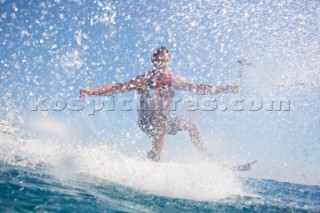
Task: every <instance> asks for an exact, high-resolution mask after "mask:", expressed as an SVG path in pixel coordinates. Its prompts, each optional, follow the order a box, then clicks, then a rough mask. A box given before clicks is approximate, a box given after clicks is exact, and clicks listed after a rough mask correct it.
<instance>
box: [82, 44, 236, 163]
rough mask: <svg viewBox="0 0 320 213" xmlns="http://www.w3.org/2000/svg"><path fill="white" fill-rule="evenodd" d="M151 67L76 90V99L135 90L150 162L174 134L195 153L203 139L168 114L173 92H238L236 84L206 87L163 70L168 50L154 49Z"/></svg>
mask: <svg viewBox="0 0 320 213" xmlns="http://www.w3.org/2000/svg"><path fill="white" fill-rule="evenodd" d="M151 62H152V64H153V65H154V68H153V69H152V70H150V71H147V72H145V73H143V74H142V75H139V76H137V77H135V78H133V79H132V80H130V81H128V82H125V83H118V84H108V85H105V86H101V87H96V88H92V89H82V90H80V97H81V98H84V97H86V96H90V95H103V96H104V95H108V96H109V95H114V94H117V93H123V92H130V91H137V92H138V95H139V104H138V105H139V106H140V107H138V112H139V119H138V125H139V127H140V128H141V129H142V131H144V132H145V133H146V134H147V135H148V136H149V137H151V138H152V140H153V141H152V149H151V150H150V151H149V152H148V154H147V155H148V158H149V159H150V160H154V161H158V160H160V154H161V151H162V149H163V145H164V143H165V135H166V134H171V135H175V134H176V133H177V132H179V131H183V130H184V131H187V132H188V133H189V135H190V138H191V141H192V143H193V144H194V145H195V147H196V148H198V149H199V150H202V149H203V140H202V137H201V134H200V131H199V129H198V127H197V125H196V124H195V123H194V122H193V121H192V120H190V119H188V118H186V117H183V116H172V115H171V114H170V103H171V101H172V98H173V97H174V95H175V90H182V91H187V92H191V93H197V94H200V95H214V94H219V93H238V92H239V86H238V85H226V86H213V85H209V84H193V83H189V82H187V81H186V80H185V79H184V78H182V77H180V76H177V75H174V74H172V73H171V72H169V71H168V70H167V67H168V65H169V63H170V53H169V50H168V48H166V47H164V46H162V47H160V48H158V49H157V50H156V51H155V52H154V54H153V57H152V58H151Z"/></svg>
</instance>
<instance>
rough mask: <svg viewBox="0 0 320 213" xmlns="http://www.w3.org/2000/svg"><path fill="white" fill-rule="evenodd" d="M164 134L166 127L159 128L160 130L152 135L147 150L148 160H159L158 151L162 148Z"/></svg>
mask: <svg viewBox="0 0 320 213" xmlns="http://www.w3.org/2000/svg"><path fill="white" fill-rule="evenodd" d="M165 136H166V129H165V127H164V129H161V132H159V133H157V134H156V135H155V136H153V141H152V149H151V150H150V151H149V152H148V158H149V159H150V160H154V161H159V160H160V153H161V151H162V149H163V145H164V142H165Z"/></svg>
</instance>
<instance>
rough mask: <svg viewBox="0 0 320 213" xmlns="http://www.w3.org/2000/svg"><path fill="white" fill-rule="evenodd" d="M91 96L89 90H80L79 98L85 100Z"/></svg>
mask: <svg viewBox="0 0 320 213" xmlns="http://www.w3.org/2000/svg"><path fill="white" fill-rule="evenodd" d="M91 94H92V92H91V90H90V89H82V90H80V98H86V97H87V96H90V95H91Z"/></svg>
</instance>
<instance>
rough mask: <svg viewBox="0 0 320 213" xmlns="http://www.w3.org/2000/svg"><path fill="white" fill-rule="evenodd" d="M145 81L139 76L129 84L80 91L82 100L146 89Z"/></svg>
mask: <svg viewBox="0 0 320 213" xmlns="http://www.w3.org/2000/svg"><path fill="white" fill-rule="evenodd" d="M144 86H145V82H144V79H143V78H141V77H140V76H138V77H137V78H134V79H132V80H130V81H128V82H125V83H118V84H108V85H105V86H102V87H96V88H91V89H82V90H80V98H84V97H86V96H90V95H103V96H104V95H114V94H117V93H122V92H130V91H133V90H136V89H139V88H144Z"/></svg>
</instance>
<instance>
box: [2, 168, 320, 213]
mask: <svg viewBox="0 0 320 213" xmlns="http://www.w3.org/2000/svg"><path fill="white" fill-rule="evenodd" d="M0 169H1V173H0V192H1V195H0V211H1V212H11V211H17V212H25V211H40V212H43V211H48V212H51V211H70V212H93V211H99V212H119V211H120V212H320V186H311V185H300V184H293V183H286V182H278V181H274V180H258V179H247V178H246V179H244V178H242V179H241V182H242V184H243V185H244V186H245V187H246V189H247V190H250V191H251V192H252V193H253V194H254V195H253V196H231V197H228V198H224V199H221V200H216V201H194V200H187V199H177V198H170V197H164V196H159V195H156V194H148V193H144V192H143V191H139V190H133V189H131V188H128V187H125V186H121V185H119V184H116V183H112V182H107V181H104V180H101V179H99V178H95V177H92V176H89V175H81V174H79V175H77V177H76V178H73V179H72V180H70V179H68V180H64V179H61V178H57V177H55V176H52V175H50V174H48V173H47V172H46V169H44V168H37V169H28V168H21V167H16V166H8V165H5V164H3V163H2V164H1V166H0Z"/></svg>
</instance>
